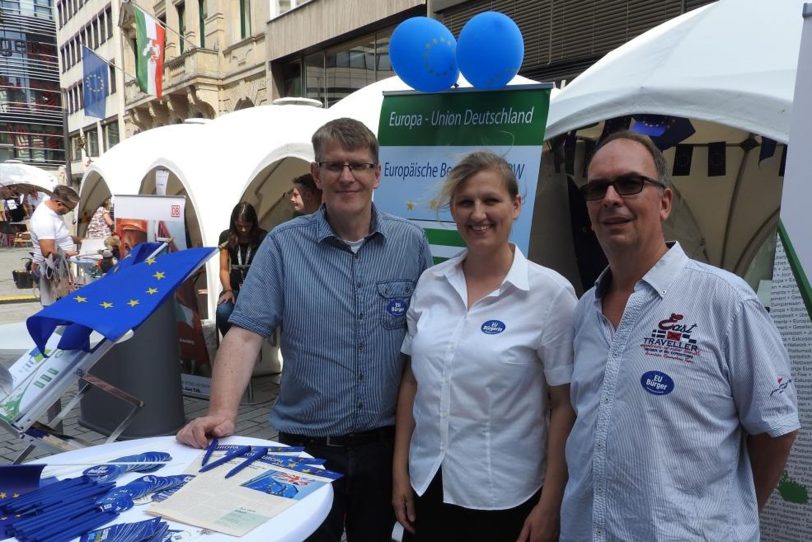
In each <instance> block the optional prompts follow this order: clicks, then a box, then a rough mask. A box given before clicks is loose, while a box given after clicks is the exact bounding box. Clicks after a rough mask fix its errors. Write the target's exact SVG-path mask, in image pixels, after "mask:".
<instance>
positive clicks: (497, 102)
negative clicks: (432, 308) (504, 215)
mask: <svg viewBox="0 0 812 542" xmlns="http://www.w3.org/2000/svg"><path fill="white" fill-rule="evenodd" d="M551 89H552V85H551V84H535V85H516V86H511V87H508V88H505V89H500V90H491V91H483V90H475V89H455V90H452V91H449V92H441V93H436V94H425V93H420V92H411V91H407V92H385V93H384V99H383V105H382V106H381V117H380V121H379V125H378V140H379V142H380V163H381V185H380V187H379V188H378V189H377V190H376V192H375V205H376V206H377V207H378V208H379V209H381V210H382V211H385V212H388V213H392V214H394V215H397V216H402V217H404V218H408V219H409V220H411V221H412V222H414V223H416V224H418V225H419V226H421V227H422V228H423V229H424V230H425V231H426V235H427V236H428V239H429V243H430V245H431V253H432V256H433V257H434V261H435V263H436V262H439V261H443V260H445V259H448V258H450V257H452V256H454V255H455V254H457V253H458V252H459V251H460V250H461V249H462V247H463V246H464V243H463V241H462V238H461V237H460V235H459V233H457V229H456V226H455V225H454V221H453V220H452V218H451V214H450V212H449V211H448V209H447V208H445V207H444V206H443V205H441V202H439V201H438V199H437V196H438V193H439V190H440V186H441V185H442V182H443V181H444V180H445V178H446V176H447V175H448V173H449V171H450V170H451V168H453V167H454V165H455V164H456V163H457V162H458V161H459V160H460V159H461V158H462V157H464V156H465V155H466V154H469V153H470V152H473V151H476V150H486V151H490V152H493V153H496V154H498V155H500V156H503V157H504V158H505V159H506V160H507V161H508V163H509V164H510V165H511V168H512V169H513V171H514V173H515V174H516V178H517V180H518V181H519V193H520V194H521V196H522V199H523V206H522V211H521V214H520V215H519V218H518V219H517V220H516V221H515V222H514V224H513V230H512V232H511V241H512V242H514V243H515V244H516V246H518V247H519V249H521V251H522V252H523V253H524V254H528V249H529V245H530V228H531V225H532V221H533V206H534V203H535V199H536V187H537V185H538V177H539V170H540V168H541V151H542V144H543V143H544V129H545V126H546V124H547V113H548V110H549V104H550V92H551Z"/></svg>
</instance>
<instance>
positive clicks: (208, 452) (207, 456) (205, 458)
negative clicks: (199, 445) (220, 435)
mask: <svg viewBox="0 0 812 542" xmlns="http://www.w3.org/2000/svg"><path fill="white" fill-rule="evenodd" d="M219 444H220V442H219V441H218V440H217V438H216V437H215V438H213V439H211V442H210V443H209V446H208V447H207V448H206V453H205V454H203V462H202V463H200V466H201V467H205V466H206V463H208V462H209V459H211V454H212V452H214V450H216V449H217V446H218V445H219Z"/></svg>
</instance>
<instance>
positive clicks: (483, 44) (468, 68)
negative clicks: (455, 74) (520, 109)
mask: <svg viewBox="0 0 812 542" xmlns="http://www.w3.org/2000/svg"><path fill="white" fill-rule="evenodd" d="M523 58H524V40H523V39H522V32H521V30H519V27H518V26H517V25H516V23H515V22H513V19H511V18H510V17H508V16H507V15H505V14H504V13H499V12H497V11H485V12H483V13H480V14H479V15H476V16H474V17H473V18H471V20H470V21H468V22H467V23H465V26H463V27H462V31H461V32H460V39H459V41H458V42H457V64H458V65H459V67H460V71H461V72H462V74H463V75H464V76H465V78H466V79H467V80H468V82H469V83H471V84H472V85H473V86H475V87H476V88H482V89H494V88H501V87H503V86H505V85H506V84H507V83H508V81H510V80H511V79H513V77H514V76H515V75H516V74H517V73H519V68H520V67H521V66H522V59H523Z"/></svg>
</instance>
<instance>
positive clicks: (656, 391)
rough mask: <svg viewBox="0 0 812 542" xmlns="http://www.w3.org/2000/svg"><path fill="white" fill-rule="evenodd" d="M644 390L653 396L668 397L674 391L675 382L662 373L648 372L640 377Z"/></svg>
mask: <svg viewBox="0 0 812 542" xmlns="http://www.w3.org/2000/svg"><path fill="white" fill-rule="evenodd" d="M640 384H641V385H642V386H643V389H644V390H646V391H647V392H649V393H650V394H652V395H668V394H669V393H671V392H672V391H674V381H673V380H672V379H671V377H670V376H668V375H667V374H665V373H661V372H660V371H648V372H646V373H643V376H641V377H640Z"/></svg>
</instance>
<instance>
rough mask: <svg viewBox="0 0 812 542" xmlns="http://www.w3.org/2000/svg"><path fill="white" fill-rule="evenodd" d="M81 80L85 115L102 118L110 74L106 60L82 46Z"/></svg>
mask: <svg viewBox="0 0 812 542" xmlns="http://www.w3.org/2000/svg"><path fill="white" fill-rule="evenodd" d="M82 80H83V81H84V89H83V91H82V95H83V97H84V104H83V105H84V108H85V115H87V116H88V117H98V118H100V119H103V118H104V116H105V115H104V104H105V101H106V98H107V91H108V89H109V88H110V74H109V69H108V67H107V62H105V61H104V60H103V59H102V58H100V57H99V55H97V54H96V53H94V52H93V51H91V50H90V49H88V48H87V47H84V46H83V47H82Z"/></svg>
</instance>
